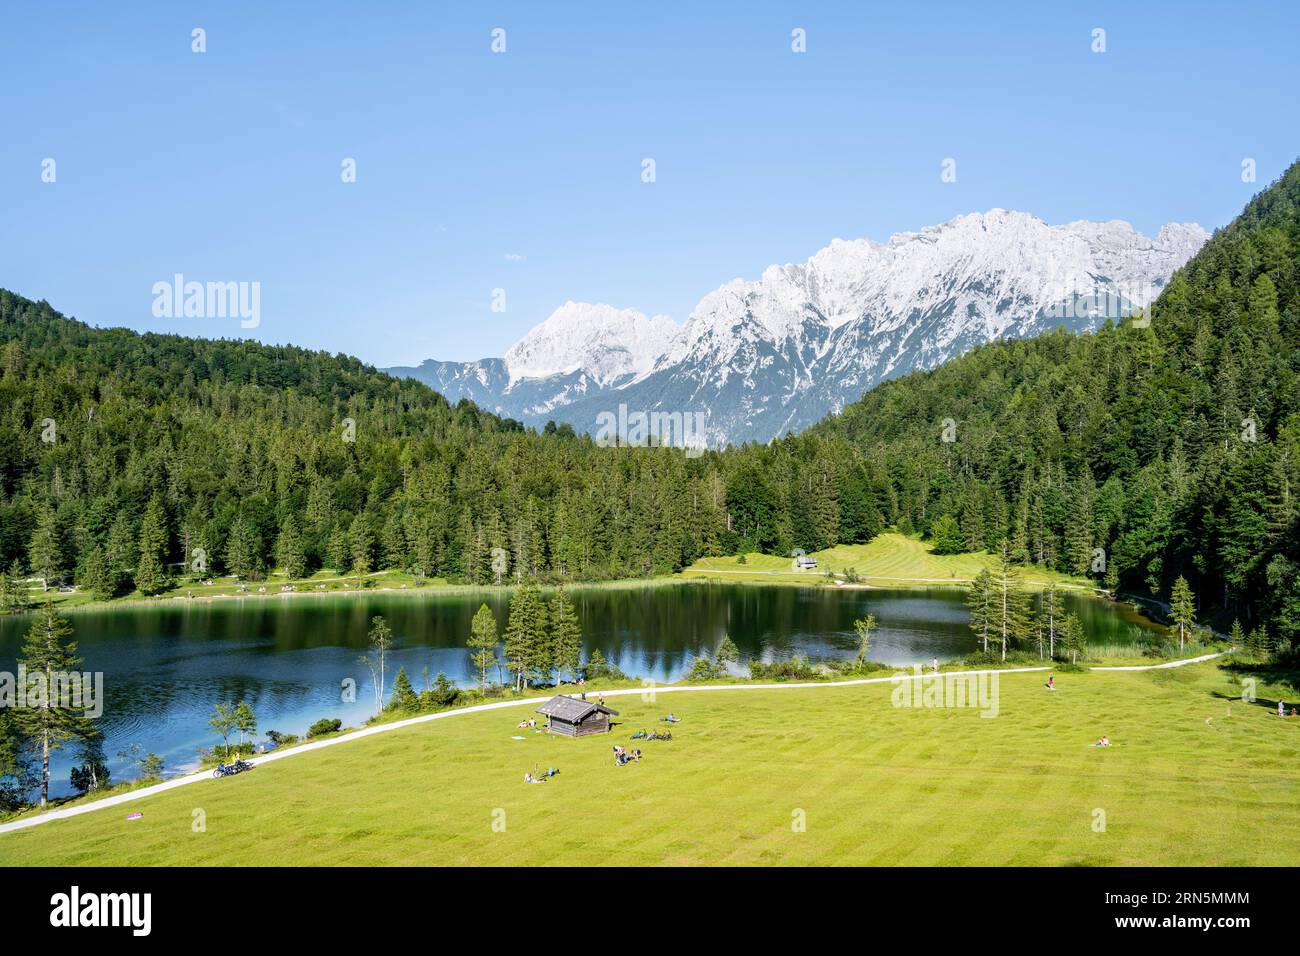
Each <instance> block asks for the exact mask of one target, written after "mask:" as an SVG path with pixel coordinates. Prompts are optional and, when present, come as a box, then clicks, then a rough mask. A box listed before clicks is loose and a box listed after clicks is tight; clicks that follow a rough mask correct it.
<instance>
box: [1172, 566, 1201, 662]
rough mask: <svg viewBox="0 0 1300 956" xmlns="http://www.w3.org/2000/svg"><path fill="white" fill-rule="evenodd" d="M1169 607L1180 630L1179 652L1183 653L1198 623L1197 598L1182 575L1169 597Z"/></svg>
mask: <svg viewBox="0 0 1300 956" xmlns="http://www.w3.org/2000/svg"><path fill="white" fill-rule="evenodd" d="M1169 607H1170V610H1171V611H1172V612H1173V616H1174V624H1175V625H1176V626H1177V628H1178V650H1179V651H1182V650H1183V648H1184V647H1185V646H1186V644H1187V638H1188V636H1190V634H1191V633H1192V627H1193V625H1195V623H1196V598H1195V597H1194V596H1193V594H1192V589H1191V587H1190V586H1189V585H1188V583H1187V579H1186V578H1185V577H1183V576H1182V575H1181V574H1180V575H1179V576H1178V580H1176V581H1175V582H1174V588H1173V592H1172V593H1171V594H1170V597H1169Z"/></svg>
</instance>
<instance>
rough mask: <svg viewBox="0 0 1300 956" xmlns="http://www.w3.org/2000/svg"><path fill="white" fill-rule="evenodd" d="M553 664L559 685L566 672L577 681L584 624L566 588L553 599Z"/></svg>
mask: <svg viewBox="0 0 1300 956" xmlns="http://www.w3.org/2000/svg"><path fill="white" fill-rule="evenodd" d="M550 618H551V662H550V663H551V666H553V667H554V668H555V671H556V684H557V686H558V685H559V683H560V682H561V681H563V680H564V676H565V675H566V674H568V675H570V676H571V677H572V678H573V679H574V680H575V681H576V680H577V679H578V670H579V668H580V667H581V666H582V626H581V625H580V624H579V623H578V612H577V610H576V609H575V608H574V606H573V602H572V601H571V600H569V595H568V593H567V592H566V591H565V590H564V588H562V587H561V588H559V589H558V590H557V591H556V592H555V597H554V598H553V599H552V600H551V615H550Z"/></svg>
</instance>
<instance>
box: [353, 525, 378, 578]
mask: <svg viewBox="0 0 1300 956" xmlns="http://www.w3.org/2000/svg"><path fill="white" fill-rule="evenodd" d="M348 543H349V546H350V547H351V549H352V555H351V556H352V573H353V574H369V573H370V572H371V571H372V570H373V569H374V566H375V565H374V551H375V535H374V532H373V531H372V530H371V527H370V521H369V520H368V519H367V518H366V516H365V515H357V516H356V517H355V518H354V519H353V520H352V527H351V528H349V529H348Z"/></svg>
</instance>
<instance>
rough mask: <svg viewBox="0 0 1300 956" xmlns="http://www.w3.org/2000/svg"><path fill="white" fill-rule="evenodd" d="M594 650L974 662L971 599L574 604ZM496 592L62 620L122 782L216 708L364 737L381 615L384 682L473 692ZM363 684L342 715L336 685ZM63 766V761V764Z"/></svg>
mask: <svg viewBox="0 0 1300 956" xmlns="http://www.w3.org/2000/svg"><path fill="white" fill-rule="evenodd" d="M571 594H572V597H573V600H574V604H575V606H576V607H577V610H578V615H579V619H580V621H581V623H582V630H583V644H584V647H585V649H586V651H587V652H588V653H589V652H590V651H591V650H593V649H596V648H599V649H600V650H601V652H602V653H603V654H604V655H605V657H606V658H607V659H608V660H610V661H611V662H613V663H615V664H617V665H618V666H619V667H620V668H621V669H622V670H623V671H625V672H626V673H627V674H628V675H630V676H634V677H644V678H652V679H654V680H657V681H665V682H666V681H673V680H676V679H677V678H679V677H681V676H682V675H683V674H684V673H685V671H686V669H687V668H688V667H689V665H690V662H691V660H692V659H693V658H694V657H695V656H696V655H698V654H701V653H704V652H708V653H710V654H711V653H712V652H713V651H714V650H715V649H716V648H717V646H718V643H719V642H720V641H721V640H722V637H723V635H724V634H729V635H731V638H732V640H734V641H735V642H736V645H737V646H738V647H739V649H740V654H741V660H742V661H744V660H747V659H749V658H751V657H757V658H761V659H765V660H770V659H772V658H778V657H779V658H785V657H789V656H791V655H793V654H803V655H806V656H808V657H810V658H812V659H814V660H834V659H841V660H846V659H850V658H852V657H854V656H855V655H856V653H857V636H856V634H855V632H854V630H853V621H854V620H855V619H857V618H860V617H863V616H864V615H866V614H868V613H871V614H875V616H876V619H877V621H879V623H880V629H879V631H877V632H876V633H875V634H873V636H872V644H871V654H870V656H871V658H872V659H873V660H878V661H881V662H883V663H886V664H899V665H906V664H912V663H918V662H928V661H930V660H932V659H933V658H939V659H940V660H951V659H953V658H955V657H960V656H962V655H964V654H967V653H969V652H970V651H973V650H975V648H976V640H975V637H974V635H973V634H972V632H971V630H970V628H969V626H968V621H969V615H968V614H967V611H966V606H965V603H964V599H963V592H961V591H959V590H955V589H943V588H936V589H931V590H898V591H892V590H850V589H843V590H830V589H820V588H797V587H786V586H759V585H730V584H711V583H694V584H682V585H676V586H659V587H656V586H622V587H605V588H587V589H575V590H573V591H571ZM508 600H509V599H508V594H507V592H505V591H503V590H484V591H472V590H460V589H457V590H447V591H434V590H428V591H415V592H410V593H406V594H402V593H399V592H385V593H374V594H365V593H363V594H354V595H347V596H342V595H341V596H320V597H317V596H301V597H291V598H247V599H238V598H230V599H219V600H216V601H213V602H211V603H208V602H202V601H195V602H185V601H173V602H166V603H151V604H145V605H141V604H132V605H122V606H120V607H111V606H110V607H108V608H100V609H87V610H82V611H75V612H72V613H70V614H69V615H68V616H69V618H70V620H71V621H72V623H73V626H74V628H75V640H76V641H77V643H78V650H79V653H80V655H81V656H82V657H83V658H84V659H85V664H84V665H83V667H82V669H83V670H86V671H102V672H103V674H104V701H105V702H104V715H103V717H102V718H101V720H102V727H103V730H104V733H105V738H106V743H105V753H106V755H107V757H108V763H109V769H110V770H111V771H112V772H113V775H114V779H126V778H129V777H131V776H133V773H132V772H131V771H130V765H129V764H128V762H127V761H126V760H124V759H119V758H118V756H117V754H118V753H119V752H123V751H126V750H127V749H128V748H130V747H131V746H132V745H133V744H138V745H139V746H140V747H141V748H143V750H145V751H153V752H155V753H157V754H159V755H161V756H162V757H163V759H164V761H165V762H166V766H167V769H168V771H169V773H171V772H177V771H181V770H187V769H193V768H194V767H195V766H197V762H198V761H197V757H196V753H197V751H198V750H199V748H201V747H211V746H212V745H213V744H215V743H218V742H219V740H218V739H217V738H216V737H215V735H214V734H213V732H212V730H211V729H210V728H209V727H208V725H207V721H208V718H209V717H210V716H211V713H212V708H213V706H214V705H215V704H216V703H217V702H218V701H223V700H224V701H233V700H240V699H244V700H247V701H249V703H250V704H252V706H253V708H254V710H255V712H256V714H257V718H258V730H259V732H260V733H261V734H262V735H265V733H266V731H267V730H278V731H281V732H283V733H294V734H299V735H301V734H302V733H303V732H304V731H305V730H306V728H307V727H308V726H309V725H310V724H311V723H312V722H313V721H315V720H317V719H319V718H321V717H338V718H341V719H342V720H343V723H344V726H349V725H352V726H358V725H360V724H361V723H362V722H363V721H364V720H365V719H366V717H368V716H369V715H370V713H371V712H372V710H373V691H372V688H371V682H370V676H369V673H368V672H367V671H366V669H365V667H363V666H362V665H361V664H359V663H358V660H357V659H358V657H359V656H360V655H361V654H362V653H364V652H365V650H366V634H367V632H368V630H369V627H370V621H371V618H372V617H374V616H375V615H377V614H382V615H384V616H385V617H386V618H387V620H388V623H389V625H390V626H391V627H392V629H393V632H394V635H395V638H396V647H395V649H394V653H393V654H392V655H391V665H390V671H389V677H388V683H389V686H390V687H391V683H392V674H393V673H395V672H396V670H397V668H398V667H399V666H405V667H406V669H407V672H408V673H409V674H410V677H411V680H412V682H413V683H414V684H415V686H416V689H417V690H419V689H422V687H423V685H424V680H423V678H422V676H421V673H422V671H423V669H424V668H426V667H427V668H428V672H429V675H430V679H432V677H433V676H435V675H436V674H437V673H438V672H439V671H443V672H445V673H446V674H447V676H449V677H451V678H452V679H454V680H456V681H457V682H458V683H460V684H461V685H462V686H469V685H470V684H472V683H473V682H474V677H473V675H472V671H471V667H470V663H469V653H468V651H466V649H465V646H464V641H465V636H466V635H467V634H468V633H469V627H470V618H471V617H472V616H473V614H474V612H475V611H476V610H477V609H478V607H479V605H480V604H482V603H487V604H488V605H489V606H490V607H491V608H492V609H493V611H494V612H495V613H496V616H497V621H498V625H499V627H500V629H501V630H502V631H504V625H505V619H506V608H507V604H508ZM1065 602H1066V606H1067V609H1068V610H1072V611H1074V612H1075V613H1077V614H1079V615H1080V617H1081V619H1082V620H1083V623H1084V627H1085V630H1086V631H1087V632H1088V636H1089V640H1090V642H1092V643H1109V644H1121V643H1129V642H1132V641H1133V640H1134V639H1135V636H1136V635H1137V634H1138V633H1140V632H1142V631H1152V630H1154V628H1152V626H1151V625H1150V624H1149V623H1147V622H1145V621H1144V619H1142V618H1139V617H1136V616H1135V615H1133V614H1132V613H1131V612H1129V611H1128V609H1127V608H1123V607H1120V606H1116V605H1111V604H1108V603H1106V602H1103V601H1100V600H1096V599H1093V598H1090V597H1085V596H1073V595H1066V596H1065ZM30 620H31V619H30V617H26V616H25V617H14V618H5V619H0V670H7V671H11V672H12V671H14V670H15V669H16V664H15V659H16V656H17V653H18V648H19V646H20V645H21V642H22V639H23V635H24V634H25V632H26V630H27V628H28V627H29V626H30ZM346 678H352V679H353V680H355V681H356V684H357V695H356V701H355V702H353V703H344V702H342V701H341V699H340V696H341V695H340V686H341V684H342V682H343V681H344V680H345V679H346ZM60 756H61V757H62V755H60ZM69 764H70V760H68V759H67V758H66V757H62V759H56V761H55V766H56V767H57V771H58V772H57V776H56V777H54V778H52V780H51V784H52V787H54V790H55V792H56V793H66V792H68V791H69V785H68V767H69Z"/></svg>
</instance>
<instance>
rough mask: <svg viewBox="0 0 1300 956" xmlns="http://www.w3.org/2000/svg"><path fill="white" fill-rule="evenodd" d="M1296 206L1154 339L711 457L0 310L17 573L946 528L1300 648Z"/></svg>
mask: <svg viewBox="0 0 1300 956" xmlns="http://www.w3.org/2000/svg"><path fill="white" fill-rule="evenodd" d="M1298 206H1300V167H1292V169H1291V170H1290V171H1289V172H1288V173H1287V174H1286V175H1285V176H1284V177H1283V178H1282V179H1281V180H1280V181H1279V182H1277V183H1275V184H1274V185H1273V186H1272V187H1270V188H1269V189H1268V190H1266V191H1265V192H1263V193H1261V194H1260V195H1259V196H1258V197H1256V198H1255V199H1254V200H1253V201H1252V202H1251V203H1250V204H1249V205H1248V206H1247V208H1246V210H1245V211H1244V212H1243V213H1242V215H1241V216H1240V217H1239V218H1238V219H1237V220H1236V221H1235V222H1234V223H1232V225H1230V226H1229V227H1227V228H1226V229H1223V230H1221V231H1220V232H1219V233H1218V234H1216V235H1215V236H1214V238H1213V239H1211V240H1210V242H1209V243H1208V244H1207V245H1206V246H1205V248H1204V249H1203V250H1202V251H1201V253H1200V254H1199V255H1197V257H1196V258H1195V259H1193V260H1192V262H1190V263H1189V264H1188V265H1187V266H1186V267H1185V268H1184V269H1182V270H1180V271H1179V272H1178V273H1177V274H1176V275H1175V277H1174V279H1173V280H1172V281H1171V283H1170V285H1169V287H1168V289H1167V290H1166V291H1165V293H1164V294H1163V295H1162V296H1161V298H1160V299H1159V301H1158V302H1157V303H1156V305H1155V307H1154V308H1153V310H1152V313H1151V321H1150V324H1149V326H1146V327H1138V326H1135V325H1134V324H1133V323H1126V324H1125V325H1124V326H1123V327H1110V326H1108V327H1107V328H1105V329H1103V330H1102V331H1100V332H1099V333H1097V334H1095V335H1085V336H1073V335H1070V334H1068V333H1064V332H1056V333H1052V334H1049V335H1046V336H1043V337H1041V338H1038V339H1034V340H1030V341H1007V342H999V343H995V344H992V345H988V346H984V347H982V348H979V349H977V350H975V351H974V352H972V353H970V354H969V355H967V356H965V357H963V358H960V359H957V360H955V361H953V362H950V363H948V364H947V365H945V366H943V367H942V368H940V369H938V370H936V371H934V372H931V373H925V374H915V375H911V376H909V377H907V378H904V379H900V380H897V381H893V382H890V383H887V384H885V385H882V386H880V387H878V388H876V389H874V390H872V391H871V392H869V393H868V394H867V395H866V396H864V398H863V399H862V401H861V402H859V403H857V404H855V405H853V406H850V407H849V408H847V409H846V410H845V411H844V412H843V413H842V414H840V415H839V416H837V417H834V418H832V419H828V420H827V421H825V422H823V423H822V424H820V425H818V426H816V427H815V428H813V429H811V430H810V431H809V432H807V433H805V434H803V435H800V436H788V437H787V438H785V439H783V440H781V441H778V442H775V443H773V444H772V445H769V446H745V447H743V448H738V449H732V450H729V451H726V452H722V453H709V454H706V455H704V456H702V457H699V458H688V457H686V456H685V455H684V454H683V453H682V452H681V451H680V450H670V449H644V448H626V447H624V448H601V447H598V446H596V445H595V444H594V443H593V442H592V441H591V440H590V439H588V438H586V437H579V436H574V435H573V434H572V433H571V432H570V431H569V430H568V429H567V428H560V429H555V428H553V427H550V426H548V427H547V428H546V429H544V430H543V431H541V432H535V431H532V430H525V429H523V428H522V427H520V426H519V425H518V424H517V423H514V422H510V421H502V420H500V419H497V418H495V417H493V416H491V415H487V414H484V413H482V412H480V411H479V410H478V409H476V408H475V407H474V406H473V405H471V404H468V403H461V404H460V405H458V406H456V407H451V406H449V405H448V404H447V403H446V401H445V400H443V399H442V398H441V397H440V396H438V395H436V394H435V393H434V392H432V391H430V390H429V389H428V388H426V387H425V386H423V385H420V384H418V383H415V382H411V381H402V380H397V379H393V378H389V377H387V376H385V375H383V374H381V373H379V372H377V371H375V370H374V369H372V368H370V367H367V366H365V365H363V364H361V363H360V362H358V361H357V360H355V359H351V358H347V357H344V356H329V355H326V354H323V353H313V352H307V351H304V350H300V349H294V348H276V347H270V346H264V345H260V344H257V343H254V342H232V341H207V340H198V339H187V338H181V337H176V336H160V335H138V334H135V333H132V332H129V331H125V330H117V329H109V330H101V329H92V328H90V327H88V326H86V325H84V324H82V323H79V322H76V321H73V320H70V319H66V318H63V317H62V316H60V315H58V314H57V313H56V312H55V311H54V310H53V309H52V308H51V307H50V306H48V305H47V304H45V303H34V302H31V301H29V300H26V299H23V298H21V297H20V296H17V295H14V294H12V293H8V292H0V341H2V342H3V347H2V353H0V354H2V371H3V377H2V378H0V567H3V568H11V567H12V566H13V565H15V564H16V565H17V566H18V570H21V571H23V572H31V573H34V574H37V575H41V576H46V577H51V578H57V577H59V576H60V574H63V573H66V574H68V575H71V576H74V577H75V578H76V579H77V580H78V581H79V582H80V583H81V584H83V585H85V586H87V587H90V588H92V589H94V590H97V591H100V592H104V593H108V592H121V591H123V590H126V589H129V588H132V587H139V588H140V589H141V590H143V591H145V592H151V591H156V590H158V589H160V588H162V587H163V586H165V584H166V582H167V579H168V577H169V575H170V574H172V573H174V569H173V568H170V567H169V565H175V564H177V563H178V562H191V563H192V558H193V556H194V555H195V554H196V553H197V551H198V550H199V549H202V553H203V554H204V555H205V556H207V559H208V561H209V565H208V566H209V568H210V571H211V572H213V573H223V572H233V573H237V574H240V575H242V576H245V577H250V578H255V577H257V576H260V575H262V574H265V573H266V572H267V571H268V570H269V569H271V568H276V567H281V568H286V569H288V570H289V571H290V572H291V573H293V574H295V575H297V574H299V573H301V572H302V571H304V570H310V569H312V568H314V567H319V566H328V567H334V568H340V569H343V568H353V569H356V570H361V571H366V570H370V569H374V568H380V567H398V568H404V569H409V570H412V571H414V572H416V573H418V574H423V575H443V576H447V577H450V578H453V579H456V580H465V581H474V582H482V581H486V580H488V579H489V578H490V577H491V576H492V575H493V573H494V572H493V566H492V562H493V557H492V555H493V549H495V548H500V549H502V551H504V553H505V554H506V555H507V568H506V573H507V574H508V575H510V576H511V577H514V576H518V575H524V574H526V575H530V576H538V577H543V578H551V579H568V580H583V579H596V578H609V577H620V576H629V575H643V574H648V573H653V572H662V571H671V570H673V569H675V568H678V567H681V566H682V565H683V564H685V563H689V562H690V561H692V560H693V559H695V558H696V557H698V556H701V555H705V554H719V553H733V552H736V551H739V550H754V549H757V550H766V551H771V552H777V553H788V552H789V551H790V550H791V549H792V548H795V547H799V548H804V549H805V550H808V551H812V550H816V549H819V548H823V547H826V546H829V545H830V544H833V543H835V542H836V541H837V540H838V541H843V542H853V541H865V540H868V539H869V538H870V537H871V536H872V535H874V534H876V533H877V532H878V531H880V530H881V529H882V528H884V527H886V526H888V525H896V526H897V527H899V528H900V529H901V530H904V531H918V532H923V533H929V532H930V530H931V528H932V527H933V526H934V525H935V523H936V522H938V521H939V520H940V519H952V520H955V521H956V523H957V526H958V529H959V532H960V535H961V537H962V538H963V539H964V542H965V544H966V546H967V547H970V548H988V549H990V550H996V549H998V548H999V547H1000V546H1001V543H1002V542H1003V540H1007V541H1009V542H1010V544H1011V547H1012V550H1013V552H1014V554H1015V555H1016V556H1017V557H1018V558H1019V559H1020V560H1022V561H1031V562H1035V563H1041V564H1045V565H1049V566H1052V567H1055V568H1057V569H1059V570H1062V571H1069V572H1075V573H1093V574H1096V575H1097V576H1098V577H1104V578H1105V579H1107V580H1108V581H1109V583H1110V584H1112V585H1113V586H1121V587H1126V588H1146V589H1150V590H1151V591H1153V592H1155V593H1157V594H1158V595H1160V596H1162V597H1166V596H1167V595H1168V591H1169V586H1170V583H1171V582H1172V581H1173V580H1174V578H1176V577H1177V576H1178V575H1180V574H1182V575H1185V576H1187V577H1188V579H1189V580H1191V582H1192V584H1193V587H1194V589H1195V591H1196V592H1197V594H1198V595H1200V597H1201V600H1202V602H1203V603H1204V604H1217V605H1224V606H1227V607H1229V608H1231V609H1232V610H1233V611H1234V612H1235V613H1236V614H1239V615H1240V616H1241V617H1242V618H1243V620H1245V621H1249V622H1252V623H1258V622H1259V620H1260V619H1263V620H1264V622H1265V623H1266V625H1267V627H1268V628H1269V629H1270V633H1271V634H1272V635H1273V636H1274V637H1280V638H1282V639H1284V640H1293V641H1296V642H1297V643H1300V582H1298V581H1297V578H1298V577H1300V541H1298V539H1300V532H1298V529H1297V519H1296V513H1297V505H1296V496H1295V494H1294V493H1293V491H1292V489H1293V488H1294V487H1295V484H1296V481H1297V478H1298V477H1300V476H1298V475H1297V468H1298V465H1297V461H1298V459H1300V393H1298V391H1297V389H1298V387H1300V386H1298V384H1297V383H1298V381H1300V378H1298V376H1300V358H1298V356H1300V349H1298V346H1300V292H1298V291H1297V286H1298V283H1300V272H1298V267H1297V261H1298V260H1300V214H1298V211H1297V210H1298ZM1139 325H1140V324H1139ZM349 421H350V422H351V423H353V424H352V426H351V428H352V429H354V433H353V432H351V431H350V430H349V425H348V422H349ZM51 422H52V426H51V424H50V423H51ZM348 438H354V440H345V439H348ZM946 439H951V440H946ZM949 524H950V523H949V521H948V520H945V526H946V527H947V526H949ZM1103 563H1104V567H1105V570H1104V572H1103V570H1102V566H1103ZM497 564H498V567H500V566H501V562H500V559H499V558H498V562H497Z"/></svg>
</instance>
